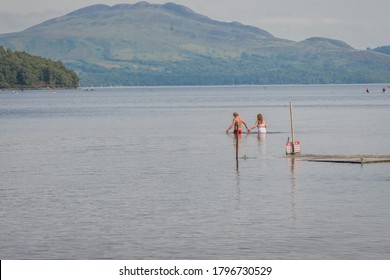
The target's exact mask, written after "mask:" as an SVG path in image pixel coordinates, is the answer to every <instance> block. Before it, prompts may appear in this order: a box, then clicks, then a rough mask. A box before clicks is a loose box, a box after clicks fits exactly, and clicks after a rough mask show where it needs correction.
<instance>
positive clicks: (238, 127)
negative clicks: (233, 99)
mask: <svg viewBox="0 0 390 280" xmlns="http://www.w3.org/2000/svg"><path fill="white" fill-rule="evenodd" d="M242 124H244V125H245V127H246V130H247V131H249V128H248V126H247V124H246V123H245V122H244V120H243V119H242V118H241V117H239V116H238V113H237V112H234V113H233V121H232V124H231V125H230V126H229V128H228V129H227V130H226V133H229V130H230V129H232V128H233V127H234V134H242Z"/></svg>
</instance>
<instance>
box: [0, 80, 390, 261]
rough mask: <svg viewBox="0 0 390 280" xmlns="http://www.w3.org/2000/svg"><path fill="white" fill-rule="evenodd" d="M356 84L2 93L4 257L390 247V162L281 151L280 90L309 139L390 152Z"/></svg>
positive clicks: (377, 107)
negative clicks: (264, 130) (241, 130)
mask: <svg viewBox="0 0 390 280" xmlns="http://www.w3.org/2000/svg"><path fill="white" fill-rule="evenodd" d="M365 87H366V85H326V86H241V87H174V88H171V87H161V88H98V89H95V90H94V91H84V90H68V91H65V90H64V91H61V90H60V91H57V93H56V94H50V92H49V91H24V92H18V93H12V92H10V91H2V92H0V131H1V135H0V178H1V180H0V198H1V203H0V224H1V227H0V259H323V260H325V259H390V234H389V232H390V163H382V164H367V165H362V166H361V165H360V164H340V163H318V162H309V161H303V160H297V159H296V160H293V159H291V158H286V156H285V142H286V139H287V137H289V136H290V119H289V102H290V101H292V102H293V108H294V119H295V139H296V140H299V141H300V142H301V148H302V152H303V153H305V154H307V153H317V154H319V153H323V154H335V153H339V154H385V155H389V154H390V143H389V140H390V124H389V123H390V93H387V94H383V93H382V92H381V91H382V87H383V85H369V87H370V89H371V92H372V93H371V94H364V90H365ZM388 90H389V91H390V89H388ZM233 111H238V112H239V113H240V116H241V117H242V118H243V119H244V120H245V121H246V122H247V123H248V124H250V125H251V126H252V125H253V124H254V123H255V121H256V115H257V114H258V113H262V114H263V115H264V118H265V120H266V121H267V125H268V132H269V133H268V134H267V135H266V137H265V138H264V137H261V138H258V137H257V135H243V136H242V137H241V138H240V139H239V147H238V155H239V159H238V161H236V143H235V139H234V137H233V135H231V134H229V135H227V134H226V133H225V130H226V129H227V128H228V126H229V125H230V123H231V120H232V112H233ZM245 156H246V157H247V158H246V159H245V158H244V157H245Z"/></svg>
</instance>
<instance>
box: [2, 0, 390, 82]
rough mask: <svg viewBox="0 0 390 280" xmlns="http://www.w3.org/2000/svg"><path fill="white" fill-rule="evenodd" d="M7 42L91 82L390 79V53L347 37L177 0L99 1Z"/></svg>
mask: <svg viewBox="0 0 390 280" xmlns="http://www.w3.org/2000/svg"><path fill="white" fill-rule="evenodd" d="M0 45H4V46H6V47H8V48H11V49H13V50H20V51H27V52H29V53H32V54H35V55H40V56H45V57H48V58H51V59H55V60H58V59H60V60H62V61H64V63H65V65H67V66H68V67H71V68H72V69H74V70H75V71H77V72H78V74H79V77H80V83H81V85H84V86H90V85H95V86H100V85H195V84H199V85H217V84H286V83H303V84H305V83H374V82H377V83H379V82H390V56H389V55H386V54H381V53H377V52H374V51H369V50H366V51H360V50H355V49H353V48H351V47H350V46H349V45H347V44H346V43H344V42H342V41H337V40H332V39H327V38H310V39H307V40H305V41H302V42H294V41H290V40H285V39H281V38H276V37H274V36H272V35H271V34H270V33H268V32H266V31H264V30H262V29H259V28H256V27H252V26H246V25H242V24H240V23H237V22H231V23H228V22H220V21H215V20H212V19H210V18H208V17H205V16H203V15H200V14H197V13H195V12H194V11H192V10H190V9H188V8H186V7H184V6H181V5H177V4H173V3H167V4H163V5H156V4H149V3H147V2H139V3H137V4H120V5H114V6H107V5H93V6H89V7H86V8H83V9H80V10H77V11H74V12H72V13H69V14H67V15H65V16H63V17H59V18H54V19H52V20H49V21H46V22H43V23H41V24H39V25H36V26H33V27H31V28H28V29H26V30H24V31H22V32H17V33H11V34H4V35H0Z"/></svg>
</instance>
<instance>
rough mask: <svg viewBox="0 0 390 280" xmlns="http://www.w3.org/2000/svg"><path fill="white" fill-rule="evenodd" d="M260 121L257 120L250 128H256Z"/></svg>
mask: <svg viewBox="0 0 390 280" xmlns="http://www.w3.org/2000/svg"><path fill="white" fill-rule="evenodd" d="M258 122H259V121H256V122H255V125H254V126H253V127H251V129H250V130H252V129H254V128H256V126H257V123H258Z"/></svg>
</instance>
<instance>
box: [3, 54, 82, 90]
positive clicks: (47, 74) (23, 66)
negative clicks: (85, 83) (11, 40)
mask: <svg viewBox="0 0 390 280" xmlns="http://www.w3.org/2000/svg"><path fill="white" fill-rule="evenodd" d="M0 62H1V63H0V89H6V88H21V89H24V88H42V87H51V88H58V87H60V88H74V87H77V86H78V83H79V78H78V76H77V74H76V73H75V72H74V71H72V70H69V69H67V68H66V67H65V66H64V64H63V63H62V62H61V61H52V60H50V59H47V58H42V57H38V56H32V55H30V54H27V53H26V52H19V51H15V52H12V51H11V50H9V49H5V48H4V47H2V46H0Z"/></svg>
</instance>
